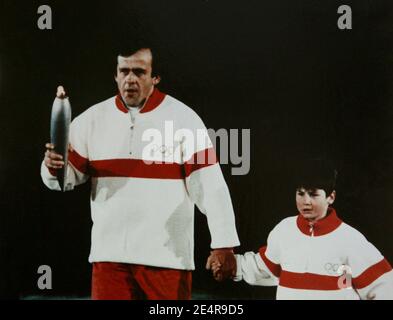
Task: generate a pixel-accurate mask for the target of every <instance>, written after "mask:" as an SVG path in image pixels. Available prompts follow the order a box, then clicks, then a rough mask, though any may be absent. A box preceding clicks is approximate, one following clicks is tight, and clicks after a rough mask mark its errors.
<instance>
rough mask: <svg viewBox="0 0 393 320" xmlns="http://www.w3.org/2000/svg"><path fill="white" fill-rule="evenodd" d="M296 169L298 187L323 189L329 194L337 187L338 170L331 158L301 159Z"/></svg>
mask: <svg viewBox="0 0 393 320" xmlns="http://www.w3.org/2000/svg"><path fill="white" fill-rule="evenodd" d="M294 170H295V185H296V189H300V188H304V189H306V190H312V189H323V190H325V192H326V195H327V196H328V195H330V194H331V193H332V192H333V191H334V190H335V188H336V181H337V175H338V172H337V170H336V169H335V168H334V166H333V164H332V163H331V162H330V161H329V160H326V159H320V158H313V159H307V160H304V161H301V162H300V164H298V165H297V167H296V168H294Z"/></svg>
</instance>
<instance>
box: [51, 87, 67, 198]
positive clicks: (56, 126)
mask: <svg viewBox="0 0 393 320" xmlns="http://www.w3.org/2000/svg"><path fill="white" fill-rule="evenodd" d="M70 123H71V104H70V100H69V99H68V97H67V96H66V93H65V91H64V88H63V87H62V86H59V87H58V88H57V94H56V98H55V100H54V101H53V106H52V114H51V122H50V138H51V143H52V144H53V145H54V151H55V152H56V153H58V154H60V155H62V156H63V161H64V166H63V168H61V169H58V170H57V179H58V181H59V185H60V188H61V191H63V192H64V191H65V187H66V185H67V181H66V178H67V164H68V139H69V131H70Z"/></svg>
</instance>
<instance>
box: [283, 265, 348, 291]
mask: <svg viewBox="0 0 393 320" xmlns="http://www.w3.org/2000/svg"><path fill="white" fill-rule="evenodd" d="M338 283H339V277H338V276H337V277H335V276H326V275H320V274H314V273H296V272H290V271H285V270H283V271H282V272H281V276H280V284H279V285H280V286H282V287H287V288H292V289H306V290H339V289H340V288H339V286H338Z"/></svg>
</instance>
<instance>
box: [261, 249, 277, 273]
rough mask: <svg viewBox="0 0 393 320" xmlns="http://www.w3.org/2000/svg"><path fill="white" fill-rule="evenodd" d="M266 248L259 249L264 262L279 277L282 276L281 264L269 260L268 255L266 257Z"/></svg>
mask: <svg viewBox="0 0 393 320" xmlns="http://www.w3.org/2000/svg"><path fill="white" fill-rule="evenodd" d="M266 250H267V247H266V246H265V247H262V248H260V249H259V254H260V256H261V258H262V260H263V262H264V263H265V264H266V266H267V267H268V268H269V270H270V272H271V273H273V274H274V275H275V276H276V277H277V278H279V277H280V275H281V266H280V265H279V264H277V263H274V262H272V261H270V260H269V258H268V257H266Z"/></svg>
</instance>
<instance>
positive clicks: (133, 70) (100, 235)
mask: <svg viewBox="0 0 393 320" xmlns="http://www.w3.org/2000/svg"><path fill="white" fill-rule="evenodd" d="M156 64H157V61H156V60H155V56H154V52H153V51H152V50H151V49H149V48H145V47H142V48H141V47H139V48H135V49H134V50H130V51H129V52H126V53H122V54H121V55H119V56H118V65H117V74H116V76H115V81H116V83H117V86H118V89H119V94H118V95H117V96H116V97H112V98H110V99H108V100H106V101H104V102H101V103H99V104H97V105H95V106H93V107H91V108H89V109H88V110H86V111H85V112H83V113H82V114H81V115H79V116H78V117H77V118H76V119H74V121H73V122H72V124H71V128H70V144H71V147H70V152H69V165H68V170H67V181H66V183H67V190H71V189H73V188H74V186H76V185H78V184H81V183H84V182H86V181H87V179H88V178H89V177H90V178H91V183H92V189H91V214H92V220H93V228H92V244H91V251H90V256H89V261H90V262H91V263H93V276H92V298H93V299H190V298H191V270H193V269H194V268H195V266H194V259H193V249H194V239H193V238H194V236H193V223H194V216H193V215H194V204H196V205H197V206H198V208H199V209H200V210H201V212H203V213H204V214H205V215H206V216H207V221H208V226H209V230H210V234H211V238H212V242H211V247H212V249H213V250H212V256H213V257H215V259H216V260H217V261H220V263H222V265H223V266H222V270H223V272H227V274H232V272H233V268H234V266H235V258H234V255H233V250H232V248H233V247H234V246H237V245H239V240H238V236H237V233H236V227H235V219H234V214H233V208H232V203H231V199H230V195H229V191H228V188H227V186H226V183H225V180H224V178H223V175H222V172H221V169H220V166H219V164H218V162H217V161H216V159H215V156H214V154H215V153H214V150H213V146H212V143H211V141H210V139H209V137H208V134H207V130H206V128H205V126H204V124H203V122H202V121H201V119H200V118H199V117H198V115H197V114H196V113H195V112H194V111H193V110H191V109H190V108H189V107H187V106H186V105H184V104H183V103H181V102H180V101H178V100H176V99H175V98H173V97H171V96H169V95H166V94H164V93H161V92H160V91H159V90H158V89H157V88H156V85H157V84H158V83H159V82H160V80H161V79H160V76H159V74H158V73H157V70H155V68H154V66H155V65H156ZM58 97H59V98H62V97H64V92H61V91H59V94H58ZM168 131H169V132H168ZM171 132H172V133H174V134H170V133H171ZM201 135H202V139H200V137H201ZM152 138H153V139H152ZM53 147H54V146H53V145H51V144H47V145H46V148H47V151H46V153H45V158H44V161H43V164H42V166H41V176H42V179H43V181H44V183H45V184H46V185H47V186H48V187H49V188H50V189H53V190H59V184H58V181H57V178H56V169H59V168H61V167H62V166H63V165H64V162H63V161H62V158H61V156H60V155H58V154H56V153H55V152H54V150H53Z"/></svg>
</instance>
